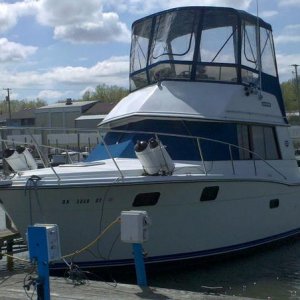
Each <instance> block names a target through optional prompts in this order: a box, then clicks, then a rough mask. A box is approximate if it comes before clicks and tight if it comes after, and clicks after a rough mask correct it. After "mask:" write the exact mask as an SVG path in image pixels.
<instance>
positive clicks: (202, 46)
mask: <svg viewBox="0 0 300 300" xmlns="http://www.w3.org/2000/svg"><path fill="white" fill-rule="evenodd" d="M163 80H176V81H205V82H219V83H222V82H223V83H227V84H228V83H232V84H243V85H254V86H256V87H258V88H259V89H260V88H261V90H262V91H265V92H268V93H271V94H273V95H274V96H276V98H277V100H278V104H279V106H280V109H281V111H282V114H283V116H285V111H284V106H283V100H282V95H281V91H280V86H279V81H278V72H277V66H276V59H275V50H274V44H273V37H272V28H271V25H269V24H268V23H266V22H264V21H263V20H262V19H260V18H257V17H256V16H252V15H250V14H248V13H246V12H244V11H240V10H235V9H232V8H224V7H181V8H175V9H170V10H166V11H163V12H159V13H157V14H153V15H150V16H148V17H145V18H142V19H140V20H137V21H136V22H134V23H133V25H132V44H131V55H130V90H131V91H134V90H137V89H140V88H143V87H146V86H147V85H151V84H153V83H156V82H158V81H163Z"/></svg>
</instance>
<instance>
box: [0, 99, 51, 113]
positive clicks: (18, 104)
mask: <svg viewBox="0 0 300 300" xmlns="http://www.w3.org/2000/svg"><path fill="white" fill-rule="evenodd" d="M45 105H47V103H46V101H44V100H41V99H39V98H37V99H36V100H30V101H27V100H10V109H11V112H17V111H20V110H24V109H32V108H38V107H41V106H45ZM0 112H1V113H8V103H7V101H1V102H0Z"/></svg>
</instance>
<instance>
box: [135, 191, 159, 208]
mask: <svg viewBox="0 0 300 300" xmlns="http://www.w3.org/2000/svg"><path fill="white" fill-rule="evenodd" d="M159 196H160V193H158V192H154V193H142V194H138V195H136V197H135V199H134V201H133V203H132V206H135V207H136V206H152V205H155V204H156V203H157V202H158V199H159Z"/></svg>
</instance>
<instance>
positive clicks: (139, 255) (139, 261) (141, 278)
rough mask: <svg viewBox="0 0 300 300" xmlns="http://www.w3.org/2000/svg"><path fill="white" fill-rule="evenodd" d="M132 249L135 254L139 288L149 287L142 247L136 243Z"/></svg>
mask: <svg viewBox="0 0 300 300" xmlns="http://www.w3.org/2000/svg"><path fill="white" fill-rule="evenodd" d="M132 248H133V253H134V262H135V272H136V278H137V284H138V285H139V286H148V283H147V276H146V270H145V262H144V255H143V249H142V245H141V244H138V243H134V244H132Z"/></svg>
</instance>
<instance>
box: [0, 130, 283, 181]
mask: <svg viewBox="0 0 300 300" xmlns="http://www.w3.org/2000/svg"><path fill="white" fill-rule="evenodd" d="M3 129H18V130H24V131H27V130H28V129H31V130H32V128H30V127H29V128H19V127H12V128H11V127H4V128H3V127H2V128H1V127H0V130H3ZM26 129H27V130H26ZM34 129H36V128H34ZM40 129H42V128H40ZM43 129H45V128H43ZM46 130H50V131H52V130H54V131H57V130H58V128H54V129H53V128H49V129H48V128H46ZM28 131H29V130H28ZM68 131H69V130H68ZM70 131H72V130H70ZM78 132H96V131H95V130H88V129H83V130H78ZM107 132H116V133H138V134H147V135H154V136H156V137H157V138H158V136H170V137H178V138H188V139H194V140H196V142H197V148H198V152H199V156H200V159H201V162H202V165H203V168H204V173H205V175H208V171H207V168H206V164H205V158H204V156H203V151H202V147H201V141H210V142H214V143H218V144H223V145H227V146H228V151H229V155H230V161H231V165H232V171H233V174H236V170H235V165H234V159H233V155H232V148H235V149H239V150H242V151H245V152H247V153H249V154H251V156H252V160H253V166H254V172H255V176H257V166H256V160H260V161H262V162H263V163H265V164H266V165H267V166H269V167H270V168H271V169H272V170H274V171H275V172H276V173H277V174H279V175H280V176H281V177H282V178H284V179H285V180H286V179H287V178H286V176H285V175H284V174H282V172H280V171H279V170H278V169H276V168H275V167H274V166H273V165H272V164H270V163H269V162H268V161H266V160H265V159H264V158H263V157H261V156H260V155H259V154H258V153H256V152H254V151H251V150H249V149H247V148H244V147H241V146H238V145H235V144H231V143H228V142H224V141H220V140H216V139H211V138H205V137H201V136H194V135H185V134H174V133H164V132H154V131H141V130H138V131H136V130H134V131H133V130H120V129H110V128H105V130H103V131H102V132H101V131H100V130H99V131H98V136H99V137H100V140H101V142H102V144H103V145H104V148H105V150H106V152H107V153H108V155H109V157H110V159H111V160H112V161H113V163H114V165H115V166H116V168H117V170H118V172H119V173H120V176H121V178H122V179H123V178H124V174H123V173H122V171H121V170H120V168H119V166H118V164H117V162H116V160H115V158H114V157H113V155H112V154H111V152H110V150H109V146H108V145H107V144H106V142H105V140H104V138H103V137H102V133H107ZM29 134H30V135H31V136H32V134H31V133H30V132H29ZM0 141H3V142H10V141H11V140H8V139H2V138H0ZM33 141H34V144H36V146H37V149H38V147H45V148H56V149H59V150H64V151H68V150H66V149H62V148H58V147H50V146H46V145H38V143H37V142H36V141H35V139H33ZM14 143H16V144H24V141H22V142H18V141H15V140H14ZM27 144H31V143H28V142H27ZM37 151H38V150H37ZM40 152H41V151H38V154H39V156H40V158H41V160H42V161H43V157H42V156H41V153H40ZM50 167H51V169H52V170H53V172H54V174H55V175H56V176H57V178H58V180H59V181H60V177H59V175H58V174H57V173H56V172H55V170H54V169H53V167H52V166H50Z"/></svg>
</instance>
